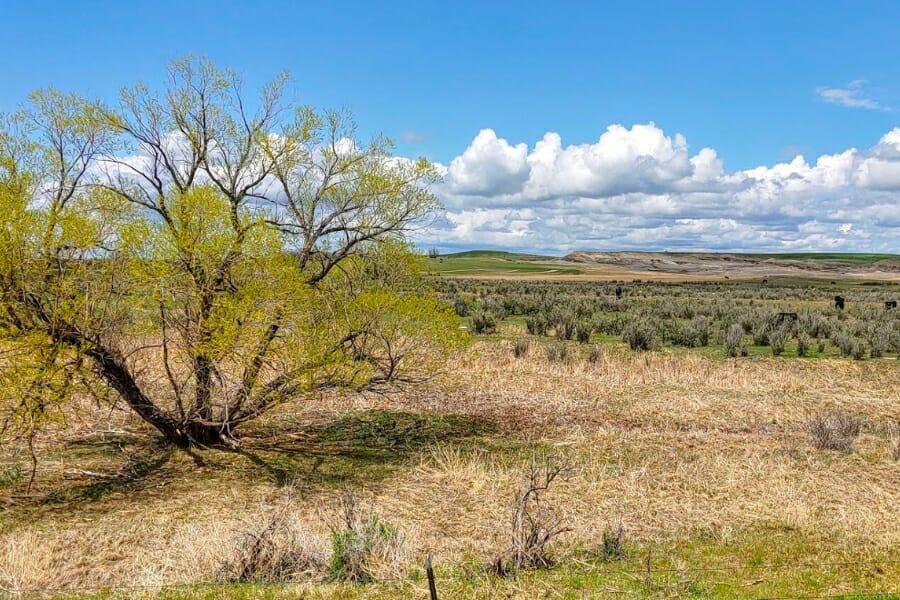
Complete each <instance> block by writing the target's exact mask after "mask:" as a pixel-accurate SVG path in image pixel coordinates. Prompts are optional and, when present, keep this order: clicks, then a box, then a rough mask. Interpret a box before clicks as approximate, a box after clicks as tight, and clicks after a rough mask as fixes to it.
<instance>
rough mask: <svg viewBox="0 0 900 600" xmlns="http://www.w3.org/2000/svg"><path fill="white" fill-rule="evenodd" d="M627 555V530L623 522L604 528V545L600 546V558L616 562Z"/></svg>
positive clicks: (604, 560)
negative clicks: (623, 526)
mask: <svg viewBox="0 0 900 600" xmlns="http://www.w3.org/2000/svg"><path fill="white" fill-rule="evenodd" d="M626 556H627V554H626V552H625V530H624V529H623V528H622V525H621V523H620V524H619V525H616V526H615V527H607V528H606V529H604V530H603V546H601V548H600V560H601V561H603V562H606V563H608V562H614V561H617V560H622V559H623V558H625V557H626Z"/></svg>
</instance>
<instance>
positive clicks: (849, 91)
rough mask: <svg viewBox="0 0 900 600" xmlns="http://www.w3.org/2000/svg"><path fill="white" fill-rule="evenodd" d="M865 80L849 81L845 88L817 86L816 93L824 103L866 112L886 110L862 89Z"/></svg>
mask: <svg viewBox="0 0 900 600" xmlns="http://www.w3.org/2000/svg"><path fill="white" fill-rule="evenodd" d="M865 83H866V82H865V80H863V79H857V80H855V81H851V82H850V83H848V84H847V85H846V86H845V87H827V86H819V87H817V88H816V93H817V94H818V95H819V97H820V98H822V99H823V100H824V101H825V102H829V103H831V104H840V105H841V106H846V107H849V108H865V109H868V110H888V109H887V107H886V106H884V105H883V104H881V103H880V102H878V101H877V100H874V99H873V98H871V97H870V96H869V95H868V94H866V92H865V90H864V89H863V87H864V85H865Z"/></svg>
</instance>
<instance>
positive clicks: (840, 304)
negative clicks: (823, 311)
mask: <svg viewBox="0 0 900 600" xmlns="http://www.w3.org/2000/svg"><path fill="white" fill-rule="evenodd" d="M834 307H835V308H836V309H838V310H844V297H843V296H835V297H834Z"/></svg>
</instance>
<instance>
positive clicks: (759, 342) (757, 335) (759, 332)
mask: <svg viewBox="0 0 900 600" xmlns="http://www.w3.org/2000/svg"><path fill="white" fill-rule="evenodd" d="M769 334H770V332H769V326H768V325H761V326H760V327H759V328H757V329H755V330H754V331H753V345H754V346H768V345H769V341H770V338H769Z"/></svg>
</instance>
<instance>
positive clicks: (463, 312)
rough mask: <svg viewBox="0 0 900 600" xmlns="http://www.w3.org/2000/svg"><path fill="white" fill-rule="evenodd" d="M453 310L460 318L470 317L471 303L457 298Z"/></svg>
mask: <svg viewBox="0 0 900 600" xmlns="http://www.w3.org/2000/svg"><path fill="white" fill-rule="evenodd" d="M453 310H454V311H456V314H457V315H458V316H460V317H468V316H469V303H468V302H466V301H465V299H464V298H457V299H456V300H454V301H453Z"/></svg>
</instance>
